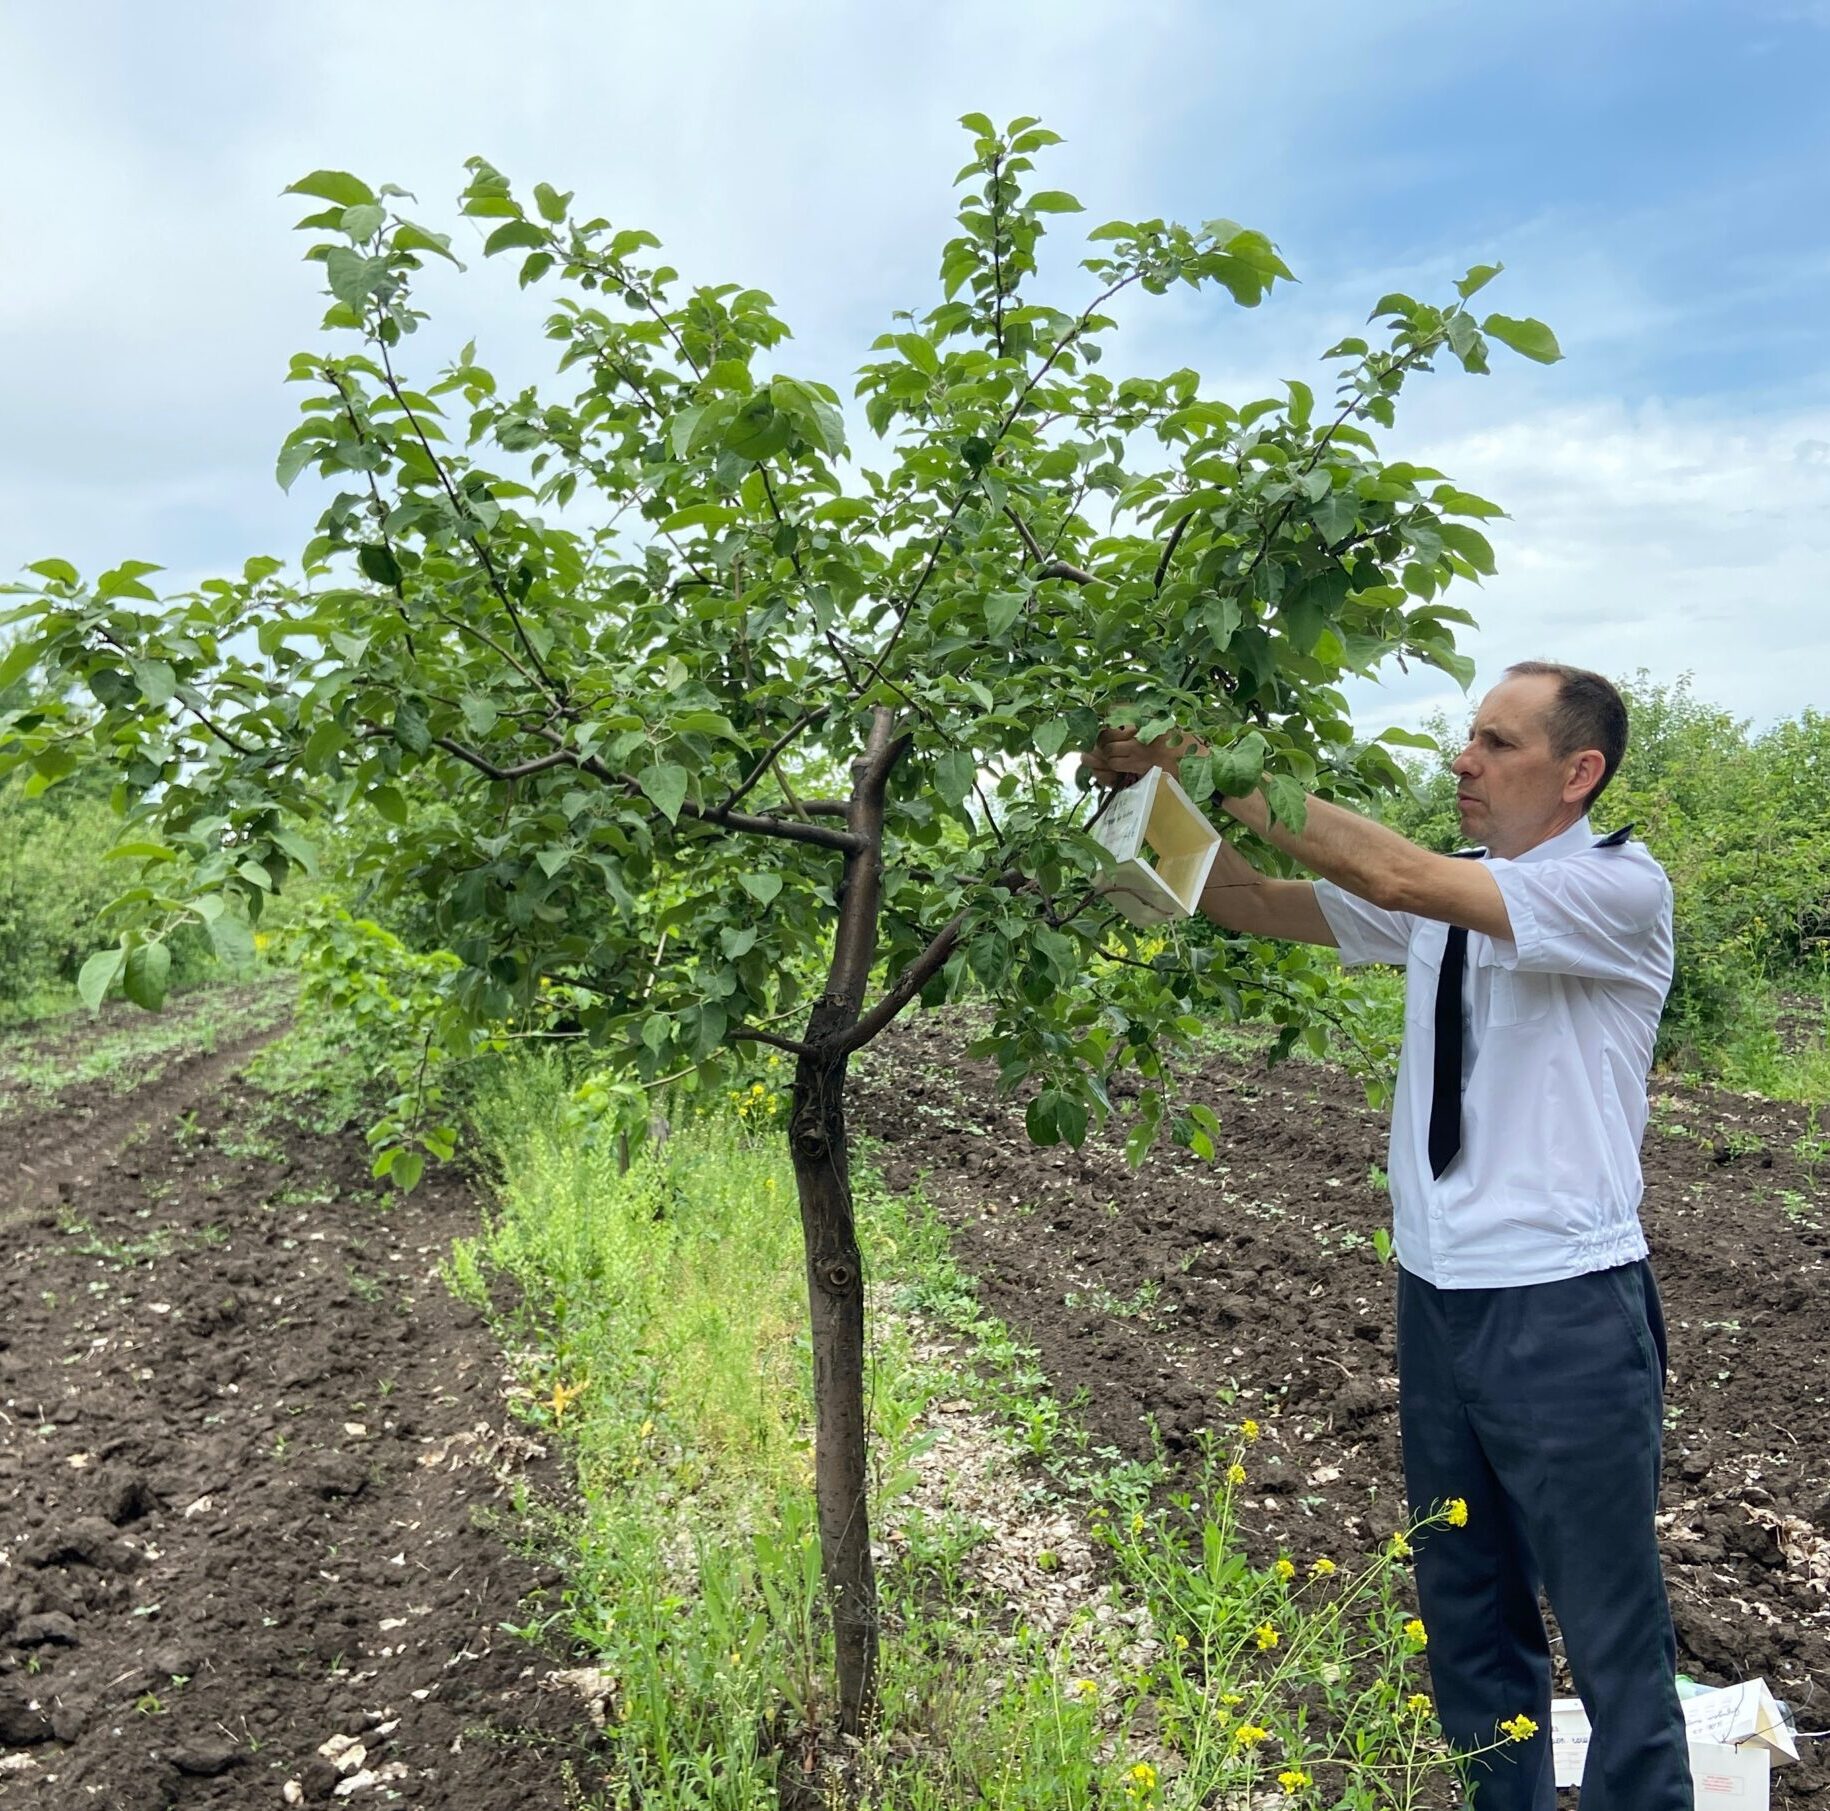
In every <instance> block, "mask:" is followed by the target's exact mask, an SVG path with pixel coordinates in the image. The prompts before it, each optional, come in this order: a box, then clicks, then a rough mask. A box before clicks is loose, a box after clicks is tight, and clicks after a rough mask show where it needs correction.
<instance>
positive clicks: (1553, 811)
mask: <svg viewBox="0 0 1830 1811" xmlns="http://www.w3.org/2000/svg"><path fill="white" fill-rule="evenodd" d="M1556 700H1557V681H1556V679H1555V678H1553V677H1552V676H1551V675H1549V674H1547V673H1521V674H1519V675H1517V676H1516V677H1515V678H1512V679H1505V680H1502V681H1501V682H1500V683H1499V684H1498V685H1496V686H1495V687H1494V688H1493V690H1492V691H1490V692H1489V693H1488V694H1487V696H1486V697H1485V698H1483V699H1482V700H1481V703H1480V709H1479V710H1478V711H1476V712H1475V715H1474V724H1473V727H1472V728H1471V729H1470V730H1469V732H1468V744H1467V746H1466V747H1465V748H1464V749H1463V750H1462V751H1461V753H1460V754H1459V755H1457V756H1456V757H1455V759H1454V760H1453V761H1452V762H1451V763H1450V771H1451V772H1452V773H1453V774H1454V775H1455V778H1456V781H1457V786H1456V794H1455V804H1456V809H1457V810H1458V811H1459V812H1460V813H1461V827H1462V834H1463V835H1464V836H1466V837H1467V838H1468V840H1469V841H1470V842H1474V843H1480V844H1483V845H1484V846H1485V847H1486V848H1487V849H1488V850H1489V851H1491V853H1493V854H1495V855H1501V856H1507V857H1512V856H1517V855H1522V854H1523V853H1524V852H1525V851H1526V850H1527V849H1530V848H1533V847H1534V846H1535V845H1537V844H1538V843H1541V842H1543V841H1544V840H1545V839H1546V838H1547V837H1550V836H1554V835H1556V834H1557V832H1558V831H1560V830H1564V829H1567V828H1568V827H1569V826H1570V825H1571V824H1573V823H1575V822H1576V820H1577V819H1578V818H1579V817H1580V816H1581V815H1582V806H1581V801H1582V797H1583V795H1584V793H1586V792H1587V791H1588V789H1589V787H1590V786H1592V785H1593V784H1594V782H1595V780H1596V779H1598V778H1599V777H1600V771H1599V768H1598V767H1596V768H1595V769H1594V771H1593V772H1586V771H1579V770H1580V769H1581V763H1582V761H1583V756H1582V754H1581V753H1580V752H1578V753H1575V754H1569V755H1564V756H1562V757H1561V758H1559V757H1558V756H1556V755H1554V754H1552V752H1551V742H1550V733H1549V731H1548V729H1547V728H1546V727H1545V725H1546V720H1547V718H1548V717H1549V714H1550V710H1551V707H1552V706H1553V705H1554V704H1555V703H1556ZM1596 759H1597V760H1598V759H1599V757H1598V756H1597V757H1596Z"/></svg>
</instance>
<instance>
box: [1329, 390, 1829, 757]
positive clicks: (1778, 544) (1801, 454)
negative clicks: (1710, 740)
mask: <svg viewBox="0 0 1830 1811" xmlns="http://www.w3.org/2000/svg"><path fill="white" fill-rule="evenodd" d="M1429 447H1430V454H1431V457H1432V459H1433V461H1434V462H1435V463H1437V464H1439V465H1440V466H1441V467H1442V468H1443V469H1444V470H1446V471H1448V472H1450V473H1451V474H1453V476H1454V477H1455V479H1456V481H1457V482H1458V483H1459V484H1462V485H1463V486H1465V487H1466V488H1468V489H1470V490H1473V491H1475V492H1477V493H1479V494H1480V495H1482V496H1487V497H1491V498H1493V499H1494V500H1495V501H1496V502H1499V503H1500V504H1502V505H1503V506H1504V507H1505V508H1506V509H1507V511H1508V512H1509V518H1510V519H1509V520H1506V521H1503V522H1495V523H1493V524H1492V525H1491V527H1490V539H1491V540H1492V541H1493V544H1494V549H1495V553H1496V554H1497V556H1498V560H1499V567H1500V571H1499V576H1498V577H1496V578H1493V579H1489V580H1488V581H1487V583H1486V585H1485V586H1484V588H1483V589H1481V590H1480V591H1475V590H1473V588H1472V587H1467V588H1465V594H1464V595H1463V596H1462V597H1461V599H1460V600H1459V601H1461V602H1462V603H1464V604H1465V605H1466V607H1467V608H1469V609H1470V610H1471V611H1473V613H1474V614H1475V615H1476V616H1478V617H1479V618H1480V623H1481V627H1480V629H1479V630H1478V631H1477V632H1476V631H1471V632H1469V634H1468V635H1467V636H1466V638H1465V639H1464V642H1463V645H1464V647H1465V648H1466V650H1467V651H1468V652H1469V653H1471V654H1472V655H1473V656H1474V658H1475V660H1476V662H1477V664H1478V667H1479V674H1478V679H1477V684H1476V691H1477V693H1478V691H1479V690H1480V689H1483V688H1484V687H1485V686H1487V685H1490V684H1492V683H1493V682H1494V681H1495V680H1496V679H1497V678H1498V677H1499V674H1500V671H1501V669H1502V668H1503V667H1504V666H1505V665H1506V664H1507V663H1508V662H1510V661H1513V660H1522V659H1534V658H1546V659H1553V660H1565V661H1569V662H1571V663H1573V664H1575V665H1578V666H1588V667H1593V668H1596V669H1598V670H1600V671H1603V672H1607V673H1612V674H1630V673H1632V672H1634V671H1635V670H1637V669H1638V668H1640V667H1644V668H1645V669H1646V670H1647V671H1648V672H1649V673H1650V674H1651V675H1652V676H1653V677H1654V678H1655V679H1658V680H1665V681H1669V680H1671V679H1675V678H1676V677H1677V676H1678V675H1679V674H1681V673H1684V672H1692V673H1694V674H1695V675H1696V678H1697V689H1698V692H1699V694H1700V695H1701V696H1703V697H1706V698H1708V699H1709V700H1710V701H1711V702H1712V703H1716V704H1720V705H1722V706H1723V707H1724V708H1726V709H1728V710H1731V711H1733V712H1735V713H1736V714H1738V715H1742V716H1747V717H1750V718H1753V719H1755V720H1756V722H1757V723H1765V722H1770V721H1772V720H1773V719H1775V718H1778V717H1782V716H1790V715H1793V714H1795V713H1796V712H1798V711H1800V710H1802V709H1804V708H1806V707H1807V706H1821V704H1822V701H1823V686H1824V676H1825V674H1827V673H1830V609H1826V605H1827V604H1830V587H1827V586H1826V584H1825V579H1824V549H1825V547H1826V545H1830V408H1814V409H1809V410H1802V411H1794V412H1789V413H1784V414H1775V415H1770V416H1764V417H1737V416H1733V415H1723V414H1721V413H1718V412H1714V411H1711V410H1707V409H1703V408H1695V407H1693V408H1678V407H1672V406H1667V405H1659V404H1647V405H1644V406H1641V407H1638V408H1630V407H1628V406H1627V405H1625V404H1623V403H1620V402H1618V401H1604V402H1595V403H1586V404H1573V405H1570V406H1567V407H1560V408H1556V409H1551V410H1545V411H1542V412H1539V413H1536V414H1527V415H1521V416H1515V417H1512V418H1510V419H1508V420H1507V421H1505V423H1504V425H1503V426H1496V427H1492V428H1487V429H1482V430H1479V431H1475V432H1462V433H1459V434H1450V435H1448V436H1446V437H1442V438H1433V439H1431V440H1430V441H1429ZM1445 704H1449V705H1450V706H1451V708H1452V714H1454V713H1455V712H1459V710H1460V709H1462V708H1464V707H1462V706H1461V705H1460V704H1459V701H1454V700H1453V694H1452V693H1446V692H1445V691H1444V689H1443V687H1442V684H1441V681H1440V677H1439V676H1438V677H1434V678H1422V677H1413V678H1412V679H1411V680H1408V681H1406V680H1402V679H1401V680H1399V681H1397V682H1396V683H1393V684H1389V685H1387V686H1385V687H1381V688H1378V689H1373V688H1360V689H1358V690H1357V695H1356V705H1357V706H1359V707H1360V708H1363V709H1365V710H1366V711H1368V713H1369V714H1380V713H1383V714H1384V715H1386V716H1389V717H1391V718H1392V719H1393V720H1394V721H1403V722H1415V721H1416V720H1417V719H1418V718H1420V717H1421V716H1424V715H1427V714H1428V713H1429V711H1430V710H1432V709H1436V708H1442V707H1443V706H1444V705H1445Z"/></svg>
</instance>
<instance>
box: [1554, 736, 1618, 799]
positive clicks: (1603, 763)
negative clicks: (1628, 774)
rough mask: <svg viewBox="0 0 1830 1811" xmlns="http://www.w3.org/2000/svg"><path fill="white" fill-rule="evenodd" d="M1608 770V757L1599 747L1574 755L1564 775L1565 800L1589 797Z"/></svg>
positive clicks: (1586, 749)
mask: <svg viewBox="0 0 1830 1811" xmlns="http://www.w3.org/2000/svg"><path fill="white" fill-rule="evenodd" d="M1607 770H1608V763H1607V757H1606V756H1605V755H1603V754H1602V752H1601V750H1600V749H1598V748H1585V749H1583V750H1582V751H1581V753H1580V754H1575V755H1572V756H1571V757H1570V764H1569V769H1568V771H1567V772H1566V773H1565V774H1564V776H1563V797H1564V800H1565V802H1570V801H1573V800H1576V799H1585V798H1587V797H1588V795H1589V794H1590V793H1591V792H1593V791H1594V790H1595V788H1596V787H1597V786H1599V785H1600V784H1601V776H1602V775H1603V774H1604V773H1606V772H1607Z"/></svg>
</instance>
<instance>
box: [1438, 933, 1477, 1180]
mask: <svg viewBox="0 0 1830 1811" xmlns="http://www.w3.org/2000/svg"><path fill="white" fill-rule="evenodd" d="M1467 962H1468V933H1467V932H1466V931H1465V930H1464V929H1463V928H1462V927H1461V926H1460V925H1459V924H1452V925H1450V926H1449V936H1448V941H1447V942H1446V943H1445V944H1444V945H1443V950H1442V973H1441V974H1439V975H1438V976H1437V977H1436V1055H1435V1070H1434V1074H1433V1075H1432V1078H1431V1082H1430V1174H1431V1175H1432V1176H1436V1177H1440V1176H1441V1175H1442V1173H1443V1171H1444V1170H1446V1169H1447V1168H1448V1167H1449V1165H1450V1164H1452V1163H1453V1162H1454V1161H1455V1158H1456V1155H1457V1153H1458V1152H1459V1151H1460V1150H1461V985H1462V974H1463V971H1464V970H1465V969H1466V967H1467Z"/></svg>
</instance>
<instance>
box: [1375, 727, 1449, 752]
mask: <svg viewBox="0 0 1830 1811" xmlns="http://www.w3.org/2000/svg"><path fill="white" fill-rule="evenodd" d="M1374 740H1375V741H1378V742H1389V743H1391V744H1392V745H1393V747H1395V748H1424V749H1428V750H1429V751H1430V752H1431V753H1433V754H1434V753H1437V752H1440V748H1441V744H1439V743H1438V742H1437V740H1436V738H1435V737H1434V736H1426V735H1425V734H1424V733H1423V731H1422V730H1420V729H1399V728H1397V727H1396V726H1394V727H1393V728H1391V729H1382V730H1380V732H1379V733H1378V735H1377V736H1376V737H1375V738H1374Z"/></svg>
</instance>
